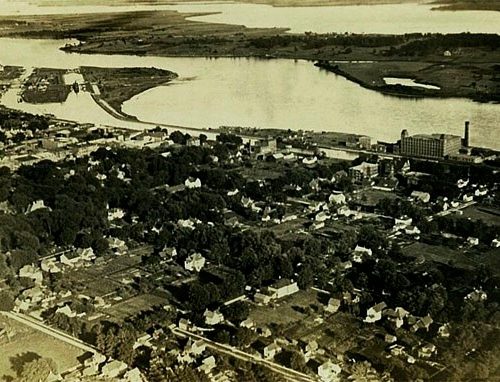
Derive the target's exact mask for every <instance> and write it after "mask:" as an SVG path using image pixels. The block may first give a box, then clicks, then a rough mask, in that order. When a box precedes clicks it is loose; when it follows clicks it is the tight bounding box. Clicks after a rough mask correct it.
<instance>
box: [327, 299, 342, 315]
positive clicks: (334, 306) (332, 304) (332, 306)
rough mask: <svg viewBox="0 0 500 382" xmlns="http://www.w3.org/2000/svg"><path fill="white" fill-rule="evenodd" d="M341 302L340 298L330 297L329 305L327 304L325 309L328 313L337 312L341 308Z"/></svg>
mask: <svg viewBox="0 0 500 382" xmlns="http://www.w3.org/2000/svg"><path fill="white" fill-rule="evenodd" d="M340 304H341V301H340V300H339V299H338V298H330V299H329V300H328V305H327V306H326V308H325V310H326V311H327V312H328V313H335V312H337V311H338V310H339V308H340Z"/></svg>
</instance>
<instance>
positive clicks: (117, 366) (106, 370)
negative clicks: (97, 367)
mask: <svg viewBox="0 0 500 382" xmlns="http://www.w3.org/2000/svg"><path fill="white" fill-rule="evenodd" d="M125 370H127V364H126V363H125V362H121V361H116V360H113V361H111V362H109V363H107V364H106V365H104V366H103V367H102V374H103V376H105V377H107V378H116V377H118V376H119V375H120V374H122V373H123V372H124V371H125Z"/></svg>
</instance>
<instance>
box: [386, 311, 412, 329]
mask: <svg viewBox="0 0 500 382" xmlns="http://www.w3.org/2000/svg"><path fill="white" fill-rule="evenodd" d="M408 314H409V312H408V311H407V310H405V309H404V308H401V307H397V308H396V309H386V310H385V311H384V316H386V317H387V320H388V321H389V322H390V323H391V324H393V326H394V327H395V328H396V329H397V328H400V327H401V326H403V324H404V318H405V317H406V316H408Z"/></svg>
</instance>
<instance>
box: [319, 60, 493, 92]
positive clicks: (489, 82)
mask: <svg viewBox="0 0 500 382" xmlns="http://www.w3.org/2000/svg"><path fill="white" fill-rule="evenodd" d="M461 59H463V57H461ZM470 61H471V62H469V63H461V62H456V61H454V60H449V61H448V62H441V63H439V64H438V63H435V62H423V61H416V62H408V61H399V62H397V61H390V62H388V61H379V62H373V63H369V64H368V63H365V64H364V63H335V64H330V63H324V64H318V66H320V67H322V68H324V69H326V70H330V71H332V72H334V73H336V74H339V75H342V76H344V77H346V78H348V79H349V80H351V81H353V82H356V83H358V84H359V85H361V86H363V87H365V88H367V89H372V90H377V91H380V92H382V93H385V94H390V95H398V96H409V97H466V98H472V99H476V100H483V99H484V100H495V101H499V100H500V82H499V81H498V68H497V65H496V64H493V63H472V62H473V61H474V59H473V58H472V57H471V60H470ZM384 77H397V78H411V79H413V80H415V81H416V82H417V83H420V84H426V85H434V86H437V87H439V88H440V89H439V90H437V89H427V88H423V87H410V86H402V85H388V84H386V83H385V81H384Z"/></svg>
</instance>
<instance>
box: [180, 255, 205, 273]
mask: <svg viewBox="0 0 500 382" xmlns="http://www.w3.org/2000/svg"><path fill="white" fill-rule="evenodd" d="M205 262H206V259H205V258H204V257H203V256H202V255H201V253H193V254H192V255H190V256H189V257H188V258H187V259H186V261H184V268H186V269H187V270H188V271H194V272H199V271H201V269H202V268H203V267H204V266H205Z"/></svg>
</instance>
